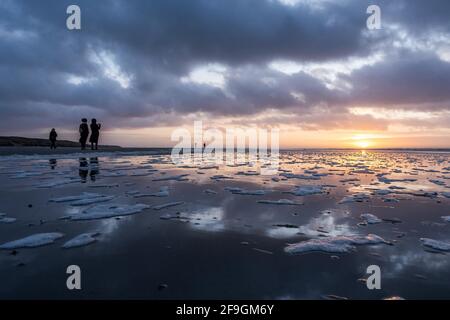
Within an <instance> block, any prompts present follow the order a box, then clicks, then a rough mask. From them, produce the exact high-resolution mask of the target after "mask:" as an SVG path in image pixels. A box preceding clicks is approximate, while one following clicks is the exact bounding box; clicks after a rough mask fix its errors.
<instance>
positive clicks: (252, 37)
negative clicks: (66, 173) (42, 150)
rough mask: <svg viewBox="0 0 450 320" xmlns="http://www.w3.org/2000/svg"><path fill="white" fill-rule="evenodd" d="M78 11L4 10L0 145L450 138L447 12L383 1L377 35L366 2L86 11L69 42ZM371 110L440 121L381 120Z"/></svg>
mask: <svg viewBox="0 0 450 320" xmlns="http://www.w3.org/2000/svg"><path fill="white" fill-rule="evenodd" d="M72 2H73V1H62V0H43V1H29V0H28V1H20V0H14V1H13V0H6V1H2V2H1V3H0V41H1V46H0V116H1V117H2V120H3V121H2V122H3V124H2V126H1V128H0V134H2V135H6V134H14V133H16V132H17V133H19V132H20V133H21V132H39V130H44V129H45V130H47V128H49V127H55V126H57V127H58V128H63V129H67V130H71V129H72V128H76V127H77V125H78V121H79V118H81V117H84V116H86V117H97V118H100V119H102V122H105V123H107V124H109V127H113V126H112V124H114V127H115V128H119V129H129V128H147V127H155V126H156V127H157V126H176V125H179V124H183V123H184V122H185V121H186V119H187V117H189V116H190V117H192V116H193V115H199V116H200V117H204V118H205V119H216V120H217V121H219V122H220V121H221V120H220V119H228V120H229V119H234V120H235V121H237V122H239V121H242V120H245V121H246V123H247V124H251V123H252V119H254V120H253V122H254V123H255V124H259V125H287V126H296V127H298V128H300V129H303V130H319V129H321V130H323V129H326V130H333V129H355V130H364V129H367V130H387V129H388V128H389V127H390V126H392V125H394V124H395V125H403V126H416V127H425V128H426V127H430V128H435V127H436V125H437V126H439V127H442V128H443V129H444V130H447V129H450V121H442V119H443V118H444V119H449V120H450V118H449V116H448V112H449V111H450V90H448V88H449V87H450V23H449V19H448V13H450V2H449V1H446V0H442V1H439V0H431V1H406V0H399V1H395V2H394V1H377V2H378V5H379V6H380V7H381V10H382V29H381V30H373V31H369V30H368V29H367V28H366V19H367V17H368V15H367V14H366V8H367V7H368V5H369V4H372V2H373V1H370V2H369V1H365V0H363V1H361V0H346V1H331V0H315V1H313V0H310V1H306V0H298V1H294V0H293V1H278V0H227V1H224V0H190V1H185V0H152V1H125V0H123V1H119V0H108V1H87V0H79V1H77V4H78V5H79V6H80V7H81V11H82V30H81V31H69V30H67V29H66V27H65V20H66V17H67V15H66V13H65V11H66V8H67V6H68V5H70V4H72ZM355 108H359V109H358V110H359V111H361V109H362V110H364V109H365V108H366V109H367V110H372V112H369V111H368V112H354V110H355ZM377 108H380V110H381V109H382V110H384V111H386V110H395V111H396V112H393V113H392V114H393V115H398V114H399V113H398V110H403V111H405V112H417V111H420V112H421V114H423V113H427V112H430V113H433V114H435V115H436V114H437V115H441V118H440V119H441V121H439V122H434V121H428V120H429V119H428V120H427V119H426V117H424V118H423V119H422V120H423V121H422V122H420V121H419V123H417V121H416V122H414V121H411V119H405V118H402V117H397V118H393V119H380V117H378V118H377V117H376V116H374V114H375V115H376V112H373V110H374V109H377ZM442 117H443V118H442ZM445 117H447V118H445ZM249 119H250V120H249ZM416 120H421V119H416Z"/></svg>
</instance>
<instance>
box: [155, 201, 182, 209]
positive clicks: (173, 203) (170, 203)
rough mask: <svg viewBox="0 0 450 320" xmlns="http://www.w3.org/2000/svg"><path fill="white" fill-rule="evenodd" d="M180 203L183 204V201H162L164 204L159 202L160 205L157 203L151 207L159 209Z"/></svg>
mask: <svg viewBox="0 0 450 320" xmlns="http://www.w3.org/2000/svg"><path fill="white" fill-rule="evenodd" d="M181 204H184V202H183V201H178V202H169V203H164V204H160V205H157V206H153V207H152V209H153V210H161V209H165V208H170V207H175V206H179V205H181Z"/></svg>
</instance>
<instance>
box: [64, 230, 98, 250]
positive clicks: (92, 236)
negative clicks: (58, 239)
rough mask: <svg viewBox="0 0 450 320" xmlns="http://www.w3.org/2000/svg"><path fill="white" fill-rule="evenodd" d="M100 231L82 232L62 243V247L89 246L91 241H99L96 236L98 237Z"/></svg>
mask: <svg viewBox="0 0 450 320" xmlns="http://www.w3.org/2000/svg"><path fill="white" fill-rule="evenodd" d="M99 235H100V233H98V232H90V233H82V234H80V235H78V236H76V237H75V238H73V239H70V240H69V241H67V242H66V243H64V244H63V245H62V248H64V249H69V248H77V247H82V246H87V245H89V244H91V243H94V242H96V241H97V239H96V237H98V236H99Z"/></svg>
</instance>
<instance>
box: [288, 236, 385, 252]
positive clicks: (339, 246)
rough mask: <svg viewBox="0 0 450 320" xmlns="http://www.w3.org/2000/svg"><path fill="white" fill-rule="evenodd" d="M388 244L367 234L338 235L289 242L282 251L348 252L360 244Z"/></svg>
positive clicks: (377, 237)
mask: <svg viewBox="0 0 450 320" xmlns="http://www.w3.org/2000/svg"><path fill="white" fill-rule="evenodd" d="M378 244H389V243H388V242H387V241H386V240H384V239H383V238H381V237H379V236H377V235H374V234H369V235H367V236H359V235H356V236H338V237H330V238H323V239H311V240H307V241H303V242H299V243H294V244H289V245H288V246H287V247H285V248H284V251H285V252H286V253H289V254H300V253H309V252H326V253H349V252H351V251H354V250H355V249H356V246H361V245H378Z"/></svg>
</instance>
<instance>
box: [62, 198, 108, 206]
mask: <svg viewBox="0 0 450 320" xmlns="http://www.w3.org/2000/svg"><path fill="white" fill-rule="evenodd" d="M112 199H114V196H103V195H102V196H100V197H97V198H90V199H81V200H78V201H74V202H71V203H70V205H71V206H87V205H90V204H94V203H101V202H106V201H111V200H112Z"/></svg>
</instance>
